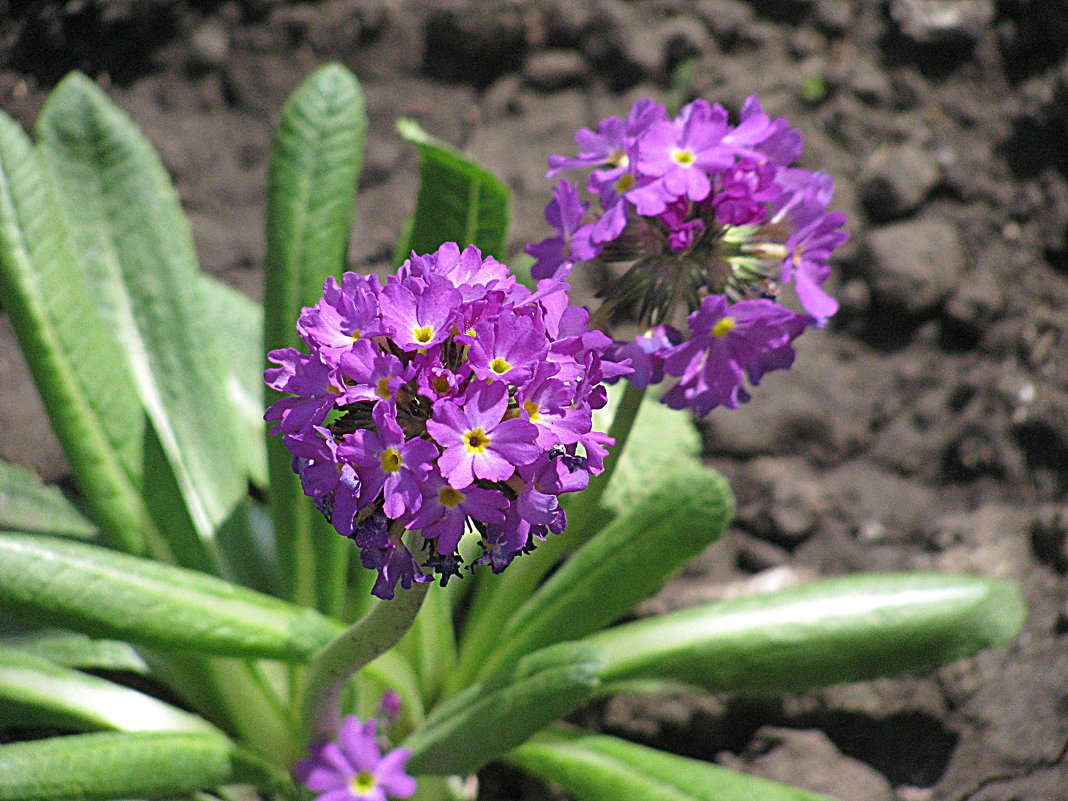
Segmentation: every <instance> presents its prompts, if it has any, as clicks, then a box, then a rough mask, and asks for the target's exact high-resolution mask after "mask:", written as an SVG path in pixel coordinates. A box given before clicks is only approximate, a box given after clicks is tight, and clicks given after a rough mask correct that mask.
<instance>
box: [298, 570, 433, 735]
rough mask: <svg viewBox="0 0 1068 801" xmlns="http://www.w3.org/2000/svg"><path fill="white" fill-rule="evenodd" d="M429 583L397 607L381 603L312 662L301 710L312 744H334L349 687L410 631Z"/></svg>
mask: <svg viewBox="0 0 1068 801" xmlns="http://www.w3.org/2000/svg"><path fill="white" fill-rule="evenodd" d="M429 586H430V583H429V582H426V583H422V584H413V585H412V588H411V589H409V590H398V591H397V595H396V597H395V598H394V599H393V600H392V601H381V602H380V603H378V604H377V605H376V606H375V607H374V608H373V609H372V610H371V611H370V612H368V613H367V615H366V616H365V617H363V618H362V619H361V620H358V621H356V623H354V624H353V625H351V626H350V627H349V628H347V629H345V631H343V632H341V634H339V635H338V636H337V637H335V638H334V640H333V641H332V642H330V643H329V644H327V646H326V647H325V648H323V650H321V651H320V652H319V653H318V654H316V655H315V657H314V658H313V659H312V661H311V664H310V665H309V666H308V673H307V676H306V682H305V687H304V702H303V705H302V708H301V711H302V714H303V718H304V732H305V736H306V737H307V739H308V741H309V742H323V741H326V740H332V739H333V738H334V737H335V736H336V735H337V729H338V725H339V724H340V722H341V719H340V712H339V710H338V701H339V699H340V697H341V690H342V688H344V686H345V683H346V682H347V681H348V680H349V678H350V677H351V676H352V674H354V673H355V672H356V671H357V670H359V669H360V668H362V667H363V666H364V665H366V664H367V663H368V662H370V661H371V660H373V659H375V658H376V657H378V656H380V655H381V654H383V653H385V652H386V651H388V650H389V649H390V648H392V647H393V646H394V645H396V644H397V642H398V641H399V640H400V638H401V637H403V636H404V633H405V632H406V631H408V629H409V628H411V625H412V622H413V621H414V620H415V616H416V615H417V614H418V613H419V609H420V607H421V606H422V604H423V598H424V597H426V592H427V589H428V588H429Z"/></svg>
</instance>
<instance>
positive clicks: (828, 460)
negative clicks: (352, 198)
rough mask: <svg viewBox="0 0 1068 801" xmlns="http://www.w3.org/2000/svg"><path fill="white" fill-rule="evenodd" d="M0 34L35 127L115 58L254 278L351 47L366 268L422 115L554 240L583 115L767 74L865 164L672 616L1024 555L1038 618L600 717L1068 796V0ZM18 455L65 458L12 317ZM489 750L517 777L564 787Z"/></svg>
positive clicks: (1, 351)
mask: <svg viewBox="0 0 1068 801" xmlns="http://www.w3.org/2000/svg"><path fill="white" fill-rule="evenodd" d="M932 9H938V10H940V11H941V12H942V13H941V15H940V16H939V15H935V14H933V13H932ZM0 43H2V48H0V53H2V55H0V59H2V60H0V64H2V70H0V103H2V105H3V108H4V109H5V110H7V111H8V112H9V113H11V114H13V115H15V116H16V117H17V118H19V119H20V120H21V121H23V122H24V123H25V124H26V125H27V126H30V125H31V124H32V122H33V120H34V118H35V116H36V113H37V111H38V109H39V107H40V105H41V103H42V101H43V98H44V96H45V94H46V93H47V91H48V90H49V88H50V87H51V86H53V85H54V83H55V82H56V81H57V80H58V79H59V78H60V77H62V75H63V74H64V73H65V72H67V71H68V70H70V69H73V68H78V69H81V70H84V71H86V72H87V73H88V74H90V75H91V76H93V77H95V78H97V79H98V80H99V81H100V82H101V84H102V85H104V86H105V87H106V88H107V89H108V91H109V93H110V94H111V95H112V97H113V98H114V99H115V100H116V102H117V103H118V104H119V105H120V106H122V107H123V108H124V109H126V110H127V111H128V112H129V113H130V114H131V115H132V116H133V118H134V119H135V120H136V121H137V122H138V123H139V124H140V125H141V126H142V127H143V128H144V130H145V131H146V132H147V133H148V135H149V136H150V137H151V138H152V139H153V140H154V141H155V143H156V144H157V145H158V147H159V148H160V150H161V151H162V153H163V157H164V160H165V162H166V165H167V167H168V168H169V169H170V170H171V172H172V174H173V176H174V179H175V182H176V184H177V186H178V190H179V192H180V194H181V197H182V199H183V201H184V203H185V207H186V209H187V211H188V213H189V215H190V217H191V219H192V222H193V228H194V233H195V236H196V240H197V245H198V247H199V252H200V256H201V259H202V261H203V264H204V265H205V267H206V268H207V269H208V270H210V271H212V272H214V273H217V274H220V275H222V276H224V277H225V278H226V279H227V280H230V281H232V282H233V283H235V284H237V285H239V286H241V287H242V288H243V289H245V290H246V291H248V292H249V293H250V294H252V295H256V294H257V293H258V292H259V289H260V272H259V262H260V259H261V257H262V254H263V234H262V218H263V194H264V176H265V157H266V154H267V151H268V146H269V138H270V135H271V130H272V127H273V125H274V123H275V121H276V119H277V116H278V113H279V109H280V107H281V104H282V102H283V100H284V98H285V97H286V95H287V93H288V92H289V91H290V90H292V89H293V88H294V87H295V86H296V85H297V83H298V82H299V81H300V80H301V79H302V78H303V77H304V76H305V75H307V74H308V73H309V72H310V71H311V70H312V69H313V68H314V67H315V66H316V65H319V64H321V63H323V62H325V61H328V60H340V61H342V62H343V63H345V64H346V65H347V66H349V67H350V68H351V69H352V70H353V71H354V72H355V73H356V74H357V75H358V76H359V78H360V79H361V81H363V84H364V88H365V91H366V94H367V98H368V105H369V112H370V115H371V131H370V136H369V141H368V154H367V161H366V166H365V171H364V177H363V181H362V190H361V195H360V199H359V201H358V204H357V221H358V230H357V233H356V235H355V236H354V238H353V244H352V248H351V253H350V258H351V265H352V267H353V268H356V269H360V268H365V267H370V266H380V265H381V264H382V263H384V262H386V261H388V259H389V254H390V253H391V252H392V249H393V246H394V243H395V241H396V238H397V236H398V232H399V231H400V229H401V225H402V223H403V221H404V219H405V217H406V215H407V213H408V211H409V210H410V208H411V203H412V198H413V189H414V187H415V183H416V163H415V158H414V154H413V152H412V151H411V149H410V148H408V147H406V146H404V145H402V143H401V142H400V141H399V140H398V138H397V137H396V136H395V135H394V133H393V123H394V120H395V119H396V118H397V117H399V116H411V117H414V118H416V119H417V120H419V121H420V122H421V123H422V125H423V126H424V127H425V128H426V129H428V130H429V131H431V132H433V133H435V134H436V135H438V136H439V137H441V138H443V139H445V140H447V141H449V142H453V143H455V144H457V145H459V146H462V147H464V148H466V149H467V150H468V152H470V153H471V154H473V155H474V156H475V157H476V158H478V159H479V160H481V161H482V162H483V163H485V164H487V165H488V166H489V167H491V168H492V169H493V170H495V171H496V172H497V173H498V174H499V175H501V176H502V177H503V178H504V179H505V180H506V181H507V182H508V183H509V184H510V185H511V186H512V188H513V189H514V191H515V204H514V217H515V224H514V227H513V231H512V242H513V248H514V249H515V250H516V251H518V250H519V249H521V248H522V246H523V244H524V243H526V242H529V241H532V240H536V239H540V238H542V237H543V236H544V235H545V226H544V223H543V221H542V216H541V211H542V207H543V205H544V203H545V201H546V200H547V199H548V192H549V187H550V184H549V182H548V181H546V180H545V178H544V170H545V159H546V157H547V156H548V155H549V154H550V153H570V152H572V149H573V144H572V141H571V137H572V135H573V133H574V130H575V128H576V127H577V126H579V125H590V124H593V123H595V122H596V121H597V120H598V119H600V118H601V117H603V116H606V115H608V114H619V113H621V112H622V111H623V110H624V109H626V107H627V106H628V105H629V103H630V102H631V101H632V100H633V99H635V98H637V97H640V96H644V95H653V96H655V97H658V98H660V99H667V98H670V97H672V96H673V93H681V94H682V95H683V96H684V97H688V96H689V94H691V93H692V94H699V95H701V96H704V97H706V98H708V99H709V100H718V101H720V102H722V103H723V104H725V105H726V106H728V107H729V108H732V109H737V108H738V107H739V106H740V104H741V102H742V100H743V99H744V98H745V97H746V96H747V95H749V94H751V93H758V94H759V95H760V96H761V97H762V98H763V100H764V103H765V107H766V108H769V109H770V111H771V112H773V113H775V114H786V115H788V116H789V117H790V118H791V119H792V120H793V122H794V124H795V125H796V126H797V127H798V128H800V129H801V130H802V131H803V132H804V135H805V142H806V149H805V156H804V166H806V167H809V168H813V169H816V168H823V169H826V170H828V171H829V172H830V173H831V174H832V175H833V176H834V177H835V178H836V181H837V186H838V195H837V204H836V205H837V206H838V207H839V208H841V209H843V210H844V211H846V212H847V213H848V214H849V217H850V221H851V222H850V229H851V231H852V234H853V238H852V240H851V242H850V243H849V244H848V245H847V246H846V247H845V248H844V249H843V252H842V254H841V259H840V261H839V266H840V269H839V271H838V274H837V278H836V281H835V283H836V291H837V294H838V295H839V297H840V298H841V299H842V303H843V311H842V313H841V314H840V315H839V316H838V317H837V318H836V319H835V320H834V321H833V322H832V324H831V325H830V326H829V328H828V329H827V331H825V332H822V333H816V334H812V335H806V336H805V337H804V338H803V339H802V340H801V342H800V343H799V344H800V348H799V350H800V354H799V358H798V360H797V365H796V367H795V368H794V369H793V370H791V371H789V372H788V373H779V374H775V375H772V376H771V377H769V378H768V379H767V381H766V382H765V384H764V385H762V386H761V387H760V390H759V391H758V392H757V393H756V397H755V398H754V400H753V401H752V402H751V403H750V404H749V405H748V407H746V408H744V409H743V410H741V411H738V412H731V411H718V412H716V413H714V414H713V415H712V417H711V418H710V419H709V420H708V421H707V422H706V423H705V424H704V425H703V427H702V431H703V432H704V434H705V442H706V449H707V455H708V457H709V458H710V460H711V461H712V463H713V464H714V465H716V466H717V467H718V468H720V469H721V470H723V471H724V472H725V473H726V474H727V475H728V476H729V477H730V479H731V480H732V482H733V485H734V487H735V488H736V491H737V494H738V496H739V500H740V506H739V514H738V520H737V521H736V523H735V525H734V526H733V528H732V529H731V531H730V533H729V535H728V536H727V537H726V538H725V539H724V540H723V541H722V542H721V543H719V544H717V545H716V546H714V547H712V548H711V549H709V550H708V552H707V553H706V554H704V555H703V556H702V557H701V558H700V559H699V560H698V561H697V562H696V563H694V564H693V565H691V566H690V567H688V568H687V569H686V570H685V571H684V572H683V573H682V575H681V576H680V577H679V578H678V579H677V580H676V581H675V582H674V583H673V584H672V585H671V586H670V587H669V588H668V590H666V591H665V592H664V593H663V594H662V595H661V596H660V597H658V598H657V599H655V600H653V601H651V602H650V603H649V604H648V609H647V611H655V610H657V609H663V608H670V607H674V606H678V605H683V604H689V603H693V602H695V601H697V600H701V599H708V598H713V597H718V596H722V595H725V594H728V593H734V592H739V591H744V590H746V589H752V588H755V587H768V586H776V585H781V584H784V583H790V582H796V581H799V580H803V579H808V578H811V577H815V576H825V575H834V574H841V573H848V572H854V571H865V570H889V569H935V570H947V571H951V570H952V571H974V572H979V573H984V574H989V575H998V576H1006V577H1010V578H1012V579H1015V580H1016V581H1018V582H1019V583H1020V584H1021V585H1022V586H1023V588H1024V590H1025V592H1026V595H1027V598H1028V601H1029V604H1030V609H1031V613H1030V617H1029V620H1028V624H1027V629H1026V631H1025V633H1024V634H1023V635H1022V636H1021V637H1020V638H1019V640H1018V641H1017V642H1016V643H1014V644H1013V645H1012V646H1010V647H1008V648H1005V649H1002V650H999V651H993V652H989V653H984V654H982V655H980V656H978V657H976V658H974V659H970V660H965V661H962V662H959V663H956V664H953V665H950V666H947V667H945V668H943V669H941V670H938V671H936V672H934V673H931V674H929V675H918V676H911V677H906V678H898V679H893V680H889V679H888V680H881V681H876V682H870V683H863V684H856V685H848V686H839V687H835V688H832V689H829V690H826V691H823V692H815V693H809V694H806V695H803V696H799V697H792V698H784V699H779V700H775V701H769V702H759V703H757V702H752V701H745V700H739V699H734V698H729V697H723V698H719V697H717V698H672V699H667V700H664V699H655V700H654V699H647V698H638V697H633V698H628V697H621V698H616V699H614V700H612V701H610V702H608V703H606V704H605V705H603V707H601V708H599V709H597V710H593V711H592V712H591V714H590V718H591V722H592V723H593V724H594V725H596V726H599V727H601V728H603V729H604V730H606V731H610V732H613V733H616V734H619V735H622V736H625V737H629V738H632V739H637V740H639V741H643V742H649V743H655V744H657V745H659V746H661V747H664V748H667V749H670V750H673V751H677V752H679V753H683V754H688V755H693V756H697V757H702V758H707V759H713V760H716V761H718V762H720V763H723V764H726V765H731V766H737V767H740V768H741V769H743V770H750V771H753V772H755V773H758V774H760V775H764V776H770V777H774V778H778V779H785V780H789V781H792V782H795V783H798V784H803V785H806V786H809V787H813V788H817V789H820V790H824V791H827V792H829V793H832V794H834V795H837V796H838V797H840V798H842V799H844V800H848V801H891V800H896V801H927V800H928V799H929V800H930V801H959V800H961V801H962V800H963V799H968V801H1065V800H1066V799H1068V757H1066V747H1068V608H1066V604H1065V601H1066V597H1068V502H1066V497H1068V131H1066V128H1068V57H1066V48H1068V9H1066V8H1065V6H1064V5H1063V3H1062V2H1060V0H999V1H998V2H994V0H889V2H874V1H873V2H866V3H865V2H859V1H854V2H850V1H849V0H783V1H782V2H774V1H773V0H753V2H750V3H745V2H740V1H739V0H715V1H713V0H708V1H707V2H698V1H697V0H691V1H690V2H687V1H686V0H647V1H646V2H641V3H638V2H629V3H628V2H621V1H620V0H612V1H609V2H596V3H594V2H589V3H583V2H579V1H578V0H539V2H530V3H505V2H488V1H486V2H478V1H477V0H466V1H465V2H442V3H429V2H425V0H393V1H392V2H391V1H390V0H323V2H317V3H295V2H282V0H246V2H225V3H220V2H213V1H212V0H107V1H105V0H75V1H74V2H60V1H59V0H51V1H43V0H39V1H38V2H30V3H15V2H0ZM683 64H690V65H692V67H693V70H692V77H691V78H690V79H689V80H683V81H682V82H681V83H680V82H679V81H676V82H675V83H674V84H673V83H672V80H671V76H672V74H673V72H674V71H675V68H677V67H679V65H683ZM675 74H676V75H679V74H680V73H678V72H676V73H675ZM0 456H2V457H3V458H5V459H8V460H13V461H16V462H19V463H21V464H24V465H27V466H31V467H34V468H36V469H37V470H38V471H39V472H40V473H41V474H42V475H43V476H44V477H46V478H48V479H57V478H60V477H62V476H63V475H64V473H65V470H66V468H65V465H64V462H63V459H62V457H61V455H60V453H59V450H58V447H57V445H56V443H55V441H54V440H53V439H52V437H51V434H50V433H49V432H48V427H47V425H46V423H45V422H44V416H43V413H42V411H41V408H40V405H39V403H38V401H37V399H36V396H35V394H34V391H33V389H32V386H31V385H30V383H29V381H28V378H27V376H26V373H25V369H24V367H23V365H22V363H21V360H20V358H19V357H18V356H17V353H16V350H15V347H14V344H13V338H12V335H11V331H10V326H9V325H8V323H7V321H6V319H5V318H3V317H2V316H0ZM486 778H487V781H486V782H485V787H486V788H487V789H486V790H485V791H484V794H485V795H486V796H487V797H489V796H491V795H492V796H493V797H494V798H496V799H502V798H520V797H522V798H527V799H529V798H533V797H536V796H538V795H540V794H541V793H542V791H539V790H538V789H537V788H536V787H533V786H530V785H529V784H527V783H523V784H522V785H520V784H519V783H518V779H517V777H515V776H513V775H512V774H511V773H508V772H504V771H497V772H494V773H492V774H490V775H489V776H487V777H486ZM489 788H493V789H492V791H491V790H490V789H489Z"/></svg>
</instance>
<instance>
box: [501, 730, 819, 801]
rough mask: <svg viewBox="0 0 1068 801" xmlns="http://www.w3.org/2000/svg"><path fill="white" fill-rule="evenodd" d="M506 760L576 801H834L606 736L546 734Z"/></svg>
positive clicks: (521, 747)
mask: <svg viewBox="0 0 1068 801" xmlns="http://www.w3.org/2000/svg"><path fill="white" fill-rule="evenodd" d="M506 760H507V761H508V762H512V763H514V764H516V765H518V766H519V767H521V768H524V769H526V770H528V771H530V772H531V773H533V774H534V775H535V776H538V777H540V778H542V779H545V780H546V781H551V782H555V783H556V784H559V785H560V786H561V787H563V788H564V791H565V792H567V793H568V794H569V795H573V796H574V797H575V798H576V799H579V801H650V799H656V801H756V799H759V801H834V799H832V798H830V797H828V796H825V795H822V794H820V793H813V792H809V791H808V790H801V789H799V788H797V787H790V786H788V785H785V784H779V783H778V782H773V781H769V780H767V779H761V778H757V777H756V776H746V775H745V774H742V773H735V772H734V771H732V770H727V769H726V768H721V767H719V766H717V765H713V764H711V763H709V762H702V761H701V760H698V759H690V758H688V757H681V756H677V755H675V754H668V753H665V752H664V751H658V750H657V749H655V748H649V747H647V746H644V745H637V744H635V743H630V742H627V741H626V740H620V739H618V738H616V737H608V736H604V735H590V736H582V735H578V734H569V733H565V732H560V731H551V732H545V734H543V735H540V736H539V737H537V738H535V739H533V740H531V741H530V742H527V743H525V744H523V745H521V746H519V748H517V749H516V750H515V751H513V752H512V753H510V754H508V756H507V757H506Z"/></svg>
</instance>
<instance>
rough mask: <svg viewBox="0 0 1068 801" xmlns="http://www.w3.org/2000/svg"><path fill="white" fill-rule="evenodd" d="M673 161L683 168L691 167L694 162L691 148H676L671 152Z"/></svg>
mask: <svg viewBox="0 0 1068 801" xmlns="http://www.w3.org/2000/svg"><path fill="white" fill-rule="evenodd" d="M671 160H672V161H674V162H675V163H676V164H678V165H679V166H682V167H689V166H690V165H691V164H693V162H694V155H693V151H692V150H690V149H689V148H685V149H679V148H675V149H674V150H672V151H671Z"/></svg>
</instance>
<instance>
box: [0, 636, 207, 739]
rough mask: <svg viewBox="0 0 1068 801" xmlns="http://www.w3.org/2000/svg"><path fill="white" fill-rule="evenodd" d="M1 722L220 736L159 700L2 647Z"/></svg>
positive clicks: (196, 719)
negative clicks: (200, 733) (202, 733)
mask: <svg viewBox="0 0 1068 801" xmlns="http://www.w3.org/2000/svg"><path fill="white" fill-rule="evenodd" d="M0 720H6V721H7V722H8V723H17V724H20V725H26V724H29V723H32V724H37V725H44V726H59V727H62V728H73V729H80V730H96V729H105V730H106V729H115V730H119V731H193V732H214V733H218V732H217V730H216V729H215V727H214V726H212V725H211V724H209V723H208V722H207V721H205V720H204V719H203V718H200V717H197V716H196V715H191V714H189V713H188V712H184V711H182V710H181V709H177V708H176V707H173V706H171V705H170V704H166V703H164V702H163V701H160V700H159V699H158V698H153V697H152V696H150V695H145V694H144V693H140V692H137V691H136V690H131V689H130V688H129V687H123V686H122V685H121V684H114V683H112V682H110V681H106V680H104V679H101V678H97V677H96V676H90V675H89V674H87V673H79V672H78V671H76V670H70V669H69V668H65V667H61V666H59V665H57V664H55V663H54V662H49V661H48V660H47V659H41V658H40V657H37V656H31V655H29V654H27V653H24V652H21V651H16V650H13V649H10V648H2V647H0Z"/></svg>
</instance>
